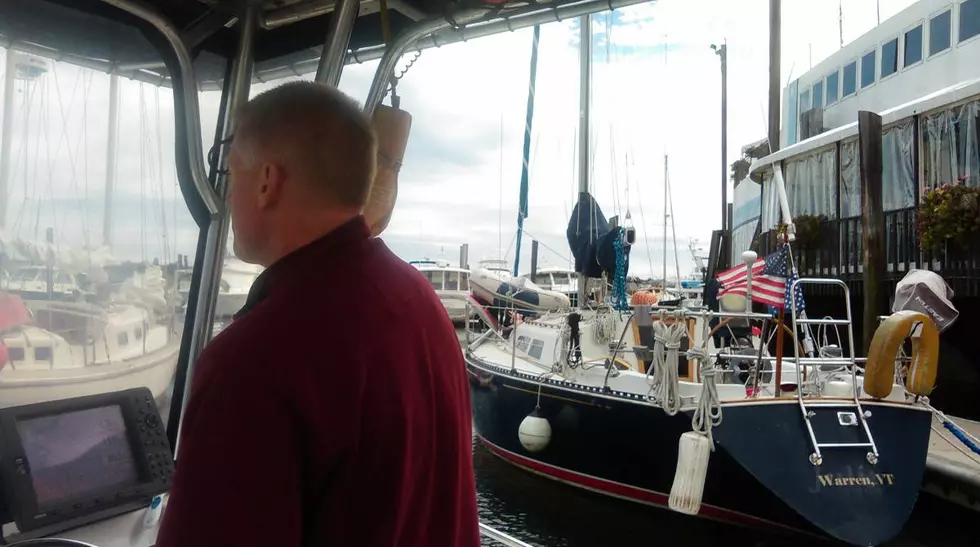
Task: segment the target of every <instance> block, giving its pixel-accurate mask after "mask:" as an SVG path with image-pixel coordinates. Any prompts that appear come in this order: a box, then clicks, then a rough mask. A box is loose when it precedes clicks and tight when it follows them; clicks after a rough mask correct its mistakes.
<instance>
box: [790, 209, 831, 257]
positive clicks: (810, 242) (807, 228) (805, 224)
mask: <svg viewBox="0 0 980 547" xmlns="http://www.w3.org/2000/svg"><path fill="white" fill-rule="evenodd" d="M823 222H827V217H826V215H797V216H796V217H795V218H793V226H794V227H795V228H796V244H797V246H798V247H799V248H800V250H801V251H812V250H816V249H817V248H818V247H820V224H821V223H823Z"/></svg>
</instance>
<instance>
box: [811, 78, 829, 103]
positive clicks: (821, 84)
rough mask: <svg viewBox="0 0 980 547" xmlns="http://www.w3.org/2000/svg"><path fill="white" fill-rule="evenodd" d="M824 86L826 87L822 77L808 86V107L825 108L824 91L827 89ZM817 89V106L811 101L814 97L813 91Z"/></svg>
mask: <svg viewBox="0 0 980 547" xmlns="http://www.w3.org/2000/svg"><path fill="white" fill-rule="evenodd" d="M826 87H827V86H826V82H825V81H824V79H823V78H820V80H819V81H818V82H817V83H815V84H813V85H811V86H810V108H811V109H812V108H827V93H826V91H827V89H826ZM817 89H820V106H817V105H816V104H815V103H814V102H813V98H814V97H816V94H815V93H814V91H816V90H817Z"/></svg>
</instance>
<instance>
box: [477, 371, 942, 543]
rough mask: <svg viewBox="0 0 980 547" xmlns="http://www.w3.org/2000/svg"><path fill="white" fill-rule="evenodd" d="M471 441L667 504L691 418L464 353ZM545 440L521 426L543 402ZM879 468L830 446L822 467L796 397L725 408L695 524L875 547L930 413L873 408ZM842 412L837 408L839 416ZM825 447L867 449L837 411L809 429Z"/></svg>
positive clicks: (905, 508) (918, 458)
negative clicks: (705, 521) (533, 439)
mask: <svg viewBox="0 0 980 547" xmlns="http://www.w3.org/2000/svg"><path fill="white" fill-rule="evenodd" d="M466 363H467V369H468V372H469V377H470V383H471V394H472V404H473V416H474V423H475V427H476V432H477V434H478V436H479V437H480V439H481V440H482V441H483V443H484V444H485V445H486V446H487V447H488V448H489V449H490V450H491V451H492V452H493V453H495V454H496V455H498V456H500V457H502V458H504V459H506V460H508V461H509V462H511V463H514V464H516V465H518V466H521V467H523V468H525V469H527V470H530V471H532V472H535V473H538V474H541V475H544V476H547V477H549V478H552V479H556V480H559V481H562V482H566V483H569V484H573V485H575V486H579V487H582V488H586V489H589V490H593V491H597V492H600V493H603V494H606V495H610V496H615V497H620V498H626V499H630V500H633V501H637V502H640V503H645V504H649V505H654V506H663V507H666V506H667V502H668V494H669V492H670V489H671V484H672V482H673V479H674V472H675V469H676V466H677V453H678V441H679V438H680V436H681V435H682V434H683V433H685V432H687V431H690V430H691V416H690V414H685V413H681V414H678V415H676V416H667V415H666V414H665V413H664V412H663V411H662V410H661V409H659V408H656V407H653V406H650V405H647V404H644V403H643V401H642V400H641V399H640V398H639V397H635V396H632V395H629V394H622V393H616V392H611V391H610V392H601V391H599V390H595V389H588V388H582V387H580V386H575V385H574V384H569V383H565V382H561V381H554V380H544V381H543V382H541V381H540V380H539V379H538V378H537V377H532V376H529V375H523V374H520V373H511V372H510V371H509V370H507V369H503V368H500V367H497V366H495V365H493V364H490V363H486V362H484V361H481V360H479V359H478V358H476V357H474V356H472V355H467V357H466ZM539 385H540V386H541V387H540V409H539V411H538V413H539V415H540V416H542V417H544V418H546V419H548V421H549V423H550V425H551V428H552V435H551V440H550V442H549V444H548V446H547V447H546V448H545V449H544V450H541V451H539V452H536V453H532V452H529V451H527V450H526V449H524V447H523V446H522V445H521V443H520V441H519V439H518V434H517V432H518V428H519V426H520V424H521V422H522V421H523V420H524V418H525V417H526V416H527V415H528V414H529V413H530V412H531V411H532V410H534V408H535V405H536V404H538V403H537V400H538V393H539ZM865 406H866V410H870V411H871V414H872V415H871V417H870V418H869V419H868V422H869V426H870V428H871V430H872V434H873V435H874V439H875V442H876V443H877V447H878V452H879V459H878V461H877V463H876V464H875V465H871V464H870V463H869V462H868V459H867V452H868V450H867V449H864V448H841V449H827V450H825V451H824V453H823V462H822V464H821V465H819V466H814V465H812V464H811V463H810V460H809V455H810V454H811V453H812V452H813V450H812V447H811V443H810V438H809V435H808V433H807V430H806V427H805V425H804V421H803V418H802V414H801V411H800V408H799V405H798V404H797V402H796V400H795V399H789V400H771V399H770V400H765V399H756V400H750V401H746V402H739V403H733V404H726V405H725V406H724V407H723V411H722V412H723V419H722V423H721V424H719V425H718V426H716V427H715V428H714V429H713V435H714V439H715V443H716V450H715V451H714V452H713V453H712V454H711V457H710V462H709V465H708V475H707V479H706V484H705V488H704V495H703V503H702V506H701V510H700V512H699V516H701V517H705V518H711V519H715V520H722V521H726V522H730V523H733V524H740V525H750V526H763V527H774V528H778V529H783V530H786V529H789V530H793V531H799V532H804V533H810V534H816V535H821V536H830V537H833V538H836V539H839V540H842V541H845V542H847V543H850V544H853V545H879V544H881V543H883V542H885V541H887V540H888V539H890V538H892V537H893V536H895V535H897V534H898V533H899V532H900V531H901V529H902V527H903V526H904V523H905V521H906V520H907V519H908V517H909V515H910V513H911V511H912V508H913V506H914V505H915V501H916V499H917V498H918V492H919V489H920V486H921V482H922V476H923V472H924V470H925V462H926V452H927V449H928V439H929V430H930V429H929V425H930V420H931V417H930V415H929V414H928V412H924V411H922V410H920V409H918V408H915V407H910V406H907V405H897V404H888V403H878V402H869V403H868V404H867V405H865ZM837 410H844V409H837ZM811 421H812V422H813V424H814V429H815V431H816V435H817V438H818V440H819V441H820V442H821V443H831V442H833V443H848V442H864V439H863V430H862V429H861V428H860V427H854V426H847V427H844V426H840V425H839V424H838V418H837V414H836V411H832V410H829V409H825V410H817V412H816V416H814V418H813V419H812V420H811Z"/></svg>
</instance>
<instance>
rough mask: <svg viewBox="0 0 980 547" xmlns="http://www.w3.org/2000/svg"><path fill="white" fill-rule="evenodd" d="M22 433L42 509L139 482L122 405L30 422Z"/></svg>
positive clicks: (19, 428) (24, 423)
mask: <svg viewBox="0 0 980 547" xmlns="http://www.w3.org/2000/svg"><path fill="white" fill-rule="evenodd" d="M17 431H18V433H19V434H20V438H21V442H22V443H23V446H24V452H25V454H26V456H27V461H28V464H29V465H30V469H31V477H32V480H33V483H34V489H35V492H36V495H37V503H38V505H39V506H45V505H48V504H50V503H53V502H61V501H65V500H70V499H76V498H79V497H83V496H84V495H86V494H88V493H90V492H94V491H99V490H102V489H106V488H111V487H119V486H123V485H125V484H127V483H135V482H136V481H137V480H138V478H139V477H138V472H137V469H136V462H135V460H134V458H133V453H132V451H131V449H130V446H129V442H128V440H127V438H126V423H125V421H124V420H123V415H122V410H121V409H120V408H119V406H105V407H99V408H91V409H87V410H79V411H75V412H69V413H65V414H57V415H53V416H43V417H37V418H30V419H27V420H23V421H18V422H17Z"/></svg>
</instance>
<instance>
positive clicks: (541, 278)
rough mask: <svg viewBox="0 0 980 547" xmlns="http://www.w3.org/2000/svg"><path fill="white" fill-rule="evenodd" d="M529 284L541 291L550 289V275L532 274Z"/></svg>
mask: <svg viewBox="0 0 980 547" xmlns="http://www.w3.org/2000/svg"><path fill="white" fill-rule="evenodd" d="M531 282H532V283H534V284H535V285H537V286H539V287H541V288H542V289H551V274H550V273H536V274H534V277H532V278H531Z"/></svg>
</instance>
